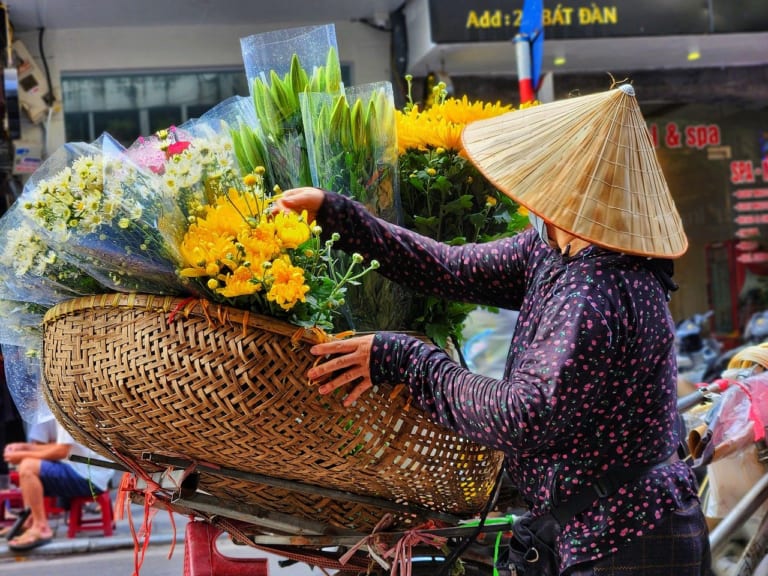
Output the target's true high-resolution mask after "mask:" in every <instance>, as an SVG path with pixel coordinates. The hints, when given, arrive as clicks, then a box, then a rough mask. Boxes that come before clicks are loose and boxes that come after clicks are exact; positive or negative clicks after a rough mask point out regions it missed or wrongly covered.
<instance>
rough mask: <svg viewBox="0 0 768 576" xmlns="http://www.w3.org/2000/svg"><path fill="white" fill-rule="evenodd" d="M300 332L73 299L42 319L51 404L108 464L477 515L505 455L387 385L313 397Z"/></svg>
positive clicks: (236, 486) (149, 303) (278, 503)
mask: <svg viewBox="0 0 768 576" xmlns="http://www.w3.org/2000/svg"><path fill="white" fill-rule="evenodd" d="M296 336H297V328H296V327H295V326H293V325H290V324H287V323H282V322H279V321H276V320H275V319H272V318H267V317H262V316H257V315H254V314H249V313H247V312H245V311H242V310H238V309H234V308H227V307H222V306H217V305H214V304H211V303H208V302H205V301H201V300H194V301H193V300H181V299H177V298H171V297H160V296H151V295H128V294H109V295H100V296H92V297H85V298H79V299H76V300H71V301H68V302H64V303H62V304H59V305H58V306H56V307H54V308H53V309H51V310H50V311H49V313H48V314H47V315H46V317H45V320H44V349H43V372H44V380H45V385H44V389H45V393H46V398H47V400H48V403H49V404H50V405H51V409H52V410H53V411H54V414H55V415H56V416H57V418H58V419H59V420H60V421H61V422H62V423H63V424H64V425H65V427H67V428H68V429H69V432H70V433H71V434H72V436H73V437H74V438H75V439H76V440H78V441H80V442H82V443H83V444H86V445H89V446H90V447H91V448H93V449H94V450H96V451H97V452H99V453H101V454H103V456H105V457H107V458H112V457H113V456H114V454H123V455H129V456H131V457H132V458H133V459H139V458H140V457H141V455H142V454H143V453H145V452H151V453H155V454H164V455H170V456H176V457H181V458H185V459H189V460H190V461H195V462H205V463H211V464H215V465H218V466H223V467H227V468H234V469H237V470H240V471H244V472H250V473H253V474H262V475H266V476H270V477H275V478H280V479H285V480H292V481H298V482H302V483H304V484H309V485H312V486H319V487H326V488H334V489H338V490H343V491H348V492H351V493H354V494H359V495H365V496H373V497H377V498H381V499H384V500H387V501H389V502H395V503H399V504H408V505H413V506H415V507H422V508H425V509H429V510H435V511H441V512H447V513H450V514H453V515H456V516H459V517H471V516H473V515H475V514H476V513H478V512H479V511H480V510H481V509H482V508H483V506H484V505H485V503H486V502H487V500H488V498H489V496H490V493H491V491H492V488H493V484H494V480H495V477H496V475H497V473H498V470H499V468H500V466H501V463H502V459H503V458H502V455H501V454H500V453H498V452H495V451H493V450H490V449H488V448H485V447H482V446H479V445H476V444H474V443H472V442H469V441H467V440H465V439H463V438H460V437H457V436H456V435H454V434H453V433H452V432H450V431H448V430H446V429H444V428H442V427H439V426H437V425H435V424H433V423H431V422H430V421H429V420H428V419H427V418H426V417H425V416H424V415H423V414H422V413H421V412H420V411H419V410H417V409H415V408H413V407H409V406H408V405H407V401H408V395H407V393H406V392H400V393H396V392H395V390H396V389H395V388H392V387H385V389H381V390H377V391H372V392H370V393H367V394H365V395H364V397H363V398H362V399H360V400H358V402H357V403H356V404H355V405H354V406H353V407H351V408H345V407H344V406H342V404H341V400H342V397H343V396H342V394H337V395H331V396H322V395H320V394H319V393H318V392H317V390H316V389H315V387H314V386H312V385H311V384H309V383H308V382H307V379H306V376H305V375H306V372H307V370H308V369H309V368H310V367H311V365H312V363H313V362H314V361H315V358H314V357H313V356H312V355H311V354H310V353H309V347H310V346H311V345H312V344H313V343H315V342H317V341H318V340H319V338H320V336H318V335H316V334H313V333H311V332H304V333H303V334H302V335H301V338H300V339H299V340H296ZM94 440H95V441H94ZM105 448H106V449H107V450H105ZM110 452H111V453H110ZM203 478H204V480H203V485H202V486H201V489H203V490H205V491H206V492H210V493H211V494H213V495H215V496H216V495H218V496H221V497H226V498H227V499H229V500H232V499H234V500H236V501H239V502H243V503H246V504H249V505H251V506H255V507H259V508H261V509H263V510H266V511H275V512H280V513H284V514H289V515H292V516H297V517H301V518H307V519H311V520H319V519H320V520H322V521H324V522H327V523H329V524H331V525H333V526H336V527H339V528H345V529H355V530H357V529H360V530H367V529H370V528H372V527H373V526H375V524H376V523H377V522H378V521H379V520H380V519H381V516H382V515H383V511H381V510H376V509H375V508H371V507H370V506H364V505H361V504H359V503H349V502H347V501H344V500H343V499H340V500H334V499H329V498H326V497H320V496H314V495H312V494H306V493H301V494H300V493H298V492H295V491H293V490H291V489H284V488H274V487H268V486H262V485H256V484H254V483H252V482H250V481H241V480H233V479H231V478H227V477H225V476H208V477H207V480H206V479H205V476H204V477H203ZM418 520H419V514H418V513H415V514H414V515H413V516H408V515H405V516H403V515H400V517H399V519H398V522H399V523H401V524H410V523H413V522H416V521H418Z"/></svg>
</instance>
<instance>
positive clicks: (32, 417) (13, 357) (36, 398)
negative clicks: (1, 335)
mask: <svg viewBox="0 0 768 576" xmlns="http://www.w3.org/2000/svg"><path fill="white" fill-rule="evenodd" d="M2 351H3V365H4V369H5V380H6V382H7V383H8V390H9V391H10V393H11V398H13V401H14V403H15V404H16V408H17V409H18V410H19V414H20V415H21V417H22V418H23V419H24V421H25V422H27V423H28V424H30V425H33V424H37V423H38V422H43V421H45V420H48V419H50V418H52V417H53V415H52V414H51V410H50V408H49V407H48V404H47V403H46V401H45V398H44V397H43V392H42V388H41V379H42V371H41V367H40V358H39V356H35V355H32V354H29V353H28V350H27V349H26V348H24V347H21V346H12V345H9V344H2Z"/></svg>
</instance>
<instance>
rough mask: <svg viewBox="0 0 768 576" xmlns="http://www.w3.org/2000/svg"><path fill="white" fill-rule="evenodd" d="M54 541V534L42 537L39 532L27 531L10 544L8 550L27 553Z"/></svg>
mask: <svg viewBox="0 0 768 576" xmlns="http://www.w3.org/2000/svg"><path fill="white" fill-rule="evenodd" d="M51 540H53V534H51V535H50V536H41V535H40V533H39V532H38V531H37V530H32V529H30V530H27V531H26V532H24V534H22V535H21V536H18V537H16V538H14V539H13V540H10V541H9V542H8V548H9V549H11V550H13V551H14V552H26V551H27V550H32V549H34V548H37V547H39V546H42V545H44V544H48V542H50V541H51Z"/></svg>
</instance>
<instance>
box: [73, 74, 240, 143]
mask: <svg viewBox="0 0 768 576" xmlns="http://www.w3.org/2000/svg"><path fill="white" fill-rule="evenodd" d="M61 88H62V98H63V106H64V128H65V132H66V140H67V141H68V142H76V141H81V142H92V141H93V140H95V139H96V138H98V137H99V136H100V135H101V133H102V132H109V133H110V134H111V135H112V136H113V137H114V138H116V139H117V140H118V141H119V142H121V143H122V144H123V145H125V146H128V145H129V144H131V143H132V142H133V141H134V140H135V139H136V138H138V137H139V136H141V135H148V134H152V133H153V132H156V131H157V130H160V129H162V128H167V127H168V126H172V125H177V126H178V125H179V124H182V123H184V122H186V121H187V120H189V119H191V118H197V117H199V116H200V115H201V114H203V113H204V112H205V111H207V110H209V109H210V108H213V107H214V106H215V105H216V104H218V103H219V102H221V101H223V100H226V99H227V98H229V97H230V96H234V95H241V96H247V95H248V86H247V80H246V78H245V74H244V73H243V72H242V71H240V70H237V71H235V70H219V71H209V72H179V73H156V74H121V75H117V74H114V75H107V74H103V75H102V74H99V75H90V76H84V75H64V76H62V80H61Z"/></svg>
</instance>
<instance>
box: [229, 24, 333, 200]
mask: <svg viewBox="0 0 768 576" xmlns="http://www.w3.org/2000/svg"><path fill="white" fill-rule="evenodd" d="M240 44H241V49H242V55H243V62H244V64H245V72H246V76H247V78H248V82H249V86H250V89H251V98H252V99H253V106H254V112H255V114H256V118H257V120H258V122H257V123H256V125H255V126H254V127H253V134H252V136H253V137H254V138H255V139H256V143H254V144H253V145H252V148H254V149H260V150H263V152H264V154H263V156H264V157H265V158H266V160H267V161H268V162H269V171H268V173H267V175H268V176H269V177H272V178H273V179H274V180H273V182H267V187H268V188H269V187H271V186H270V185H271V184H277V185H279V186H280V187H282V188H284V189H285V188H293V187H297V186H308V185H311V183H312V178H311V174H310V167H309V158H308V155H307V148H306V139H305V131H304V124H303V121H302V116H301V106H300V102H299V94H301V93H302V92H306V91H310V92H322V93H327V94H332V95H336V94H339V92H340V90H341V89H342V82H341V65H340V63H339V57H338V47H337V45H336V31H335V27H334V26H333V25H332V24H328V25H325V26H308V27H303V28H290V29H286V30H279V31H275V32H267V33H264V34H255V35H253V36H249V37H247V38H242V39H241V41H240Z"/></svg>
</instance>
